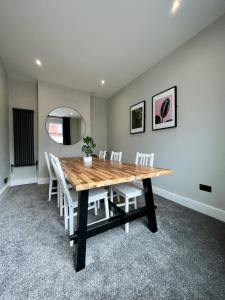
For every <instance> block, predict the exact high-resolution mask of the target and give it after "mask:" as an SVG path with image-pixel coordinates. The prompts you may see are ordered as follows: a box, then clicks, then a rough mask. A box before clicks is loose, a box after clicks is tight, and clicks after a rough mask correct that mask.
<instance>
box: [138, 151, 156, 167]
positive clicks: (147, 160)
mask: <svg viewBox="0 0 225 300" xmlns="http://www.w3.org/2000/svg"><path fill="white" fill-rule="evenodd" d="M154 156H155V154H154V153H151V154H147V153H140V152H137V154H136V160H135V164H136V165H140V166H146V167H152V168H153V164H154Z"/></svg>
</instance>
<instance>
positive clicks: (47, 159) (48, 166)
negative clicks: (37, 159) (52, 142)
mask: <svg viewBox="0 0 225 300" xmlns="http://www.w3.org/2000/svg"><path fill="white" fill-rule="evenodd" d="M45 160H46V164H47V168H48V172H49V176H50V178H52V177H53V176H54V174H53V172H52V171H53V170H52V166H51V162H50V159H49V153H48V152H45Z"/></svg>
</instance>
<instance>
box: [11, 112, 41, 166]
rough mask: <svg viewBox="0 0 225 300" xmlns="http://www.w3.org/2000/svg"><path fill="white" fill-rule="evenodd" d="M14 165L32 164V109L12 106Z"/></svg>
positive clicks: (33, 162) (33, 159)
mask: <svg viewBox="0 0 225 300" xmlns="http://www.w3.org/2000/svg"><path fill="white" fill-rule="evenodd" d="M13 136H14V165H11V169H12V171H13V167H25V166H34V165H36V164H37V163H36V162H35V158H34V111H33V110H28V109H19V108H13Z"/></svg>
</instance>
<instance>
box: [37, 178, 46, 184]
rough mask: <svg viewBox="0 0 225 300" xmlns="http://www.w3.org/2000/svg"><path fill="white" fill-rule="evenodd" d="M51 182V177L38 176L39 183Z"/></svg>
mask: <svg viewBox="0 0 225 300" xmlns="http://www.w3.org/2000/svg"><path fill="white" fill-rule="evenodd" d="M47 183H49V178H38V180H37V184H47Z"/></svg>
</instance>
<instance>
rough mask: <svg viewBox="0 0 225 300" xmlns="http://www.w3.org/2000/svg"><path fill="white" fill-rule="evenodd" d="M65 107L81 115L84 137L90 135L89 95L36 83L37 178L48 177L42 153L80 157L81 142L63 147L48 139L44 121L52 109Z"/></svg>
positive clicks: (41, 82) (52, 85) (62, 87)
mask: <svg viewBox="0 0 225 300" xmlns="http://www.w3.org/2000/svg"><path fill="white" fill-rule="evenodd" d="M60 106H67V107H70V108H73V109H75V110H77V111H79V112H80V113H81V115H82V116H83V118H84V120H85V123H86V133H85V135H90V133H91V111H90V109H91V105H90V93H87V92H83V91H79V90H76V89H72V88H69V87H65V86H61V85H58V84H52V83H48V82H44V81H39V82H38V143H39V144H38V157H39V164H38V176H39V178H46V177H48V172H47V168H46V163H45V160H44V152H45V151H48V152H52V153H54V154H55V155H57V156H60V157H67V156H81V155H82V153H81V146H82V141H80V142H79V143H77V144H75V145H70V146H65V145H60V144H57V143H55V142H54V141H53V140H52V139H51V138H49V136H48V134H47V131H46V127H45V120H46V116H47V115H48V114H49V112H50V111H52V110H53V109H55V108H57V107H60Z"/></svg>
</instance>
